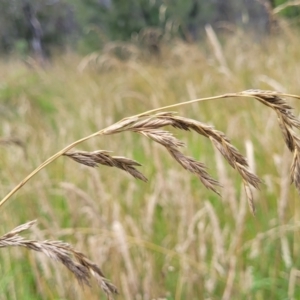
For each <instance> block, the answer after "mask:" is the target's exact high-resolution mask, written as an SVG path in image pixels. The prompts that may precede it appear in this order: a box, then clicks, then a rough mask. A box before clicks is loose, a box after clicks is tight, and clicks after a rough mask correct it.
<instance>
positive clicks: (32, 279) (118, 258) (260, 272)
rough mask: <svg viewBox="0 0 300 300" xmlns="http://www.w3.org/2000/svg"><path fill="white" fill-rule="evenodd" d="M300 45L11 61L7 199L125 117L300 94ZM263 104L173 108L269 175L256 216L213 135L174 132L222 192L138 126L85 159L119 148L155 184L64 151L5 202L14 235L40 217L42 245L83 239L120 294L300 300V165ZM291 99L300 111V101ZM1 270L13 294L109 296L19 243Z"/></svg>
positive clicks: (4, 96) (5, 98)
mask: <svg viewBox="0 0 300 300" xmlns="http://www.w3.org/2000/svg"><path fill="white" fill-rule="evenodd" d="M299 44H300V40H299V38H298V37H297V36H296V35H295V36H293V39H289V38H283V37H280V38H278V39H274V40H268V41H266V42H265V43H264V44H263V45H258V44H255V43H252V42H251V41H250V40H249V41H247V40H246V41H245V39H244V40H243V43H241V39H240V38H239V37H234V38H232V39H230V40H228V41H227V42H226V43H225V44H224V45H223V46H221V45H219V46H218V47H221V48H220V49H221V51H222V55H223V58H222V60H220V59H219V58H218V57H215V56H214V53H215V52H214V51H211V50H210V49H211V48H210V47H211V46H212V45H211V44H209V43H208V44H207V45H206V44H205V45H201V46H195V45H194V46H193V45H185V44H182V43H176V44H174V46H173V47H172V48H171V49H169V50H164V49H163V50H162V53H161V57H160V58H158V59H157V60H153V61H151V63H147V62H145V60H143V58H142V57H141V58H140V59H139V58H137V57H136V56H135V59H128V60H126V61H123V60H122V61H121V60H119V59H117V58H116V57H115V56H113V55H112V54H111V53H106V54H105V56H104V58H103V56H101V55H100V54H95V55H94V56H93V57H94V59H91V58H89V59H85V60H84V63H83V61H82V60H81V59H80V58H78V57H75V56H73V55H71V54H70V55H68V56H64V57H61V58H58V59H57V60H56V61H55V62H54V63H53V64H52V65H51V66H48V68H47V69H45V70H40V69H38V68H35V66H34V65H32V66H31V68H28V66H25V65H24V64H22V63H21V62H15V61H8V62H2V63H1V69H0V76H1V82H2V83H1V88H0V97H1V113H2V115H1V120H2V127H1V136H2V139H3V140H6V141H9V140H10V141H16V140H17V141H21V143H8V144H7V143H6V145H5V146H3V147H2V146H1V148H0V153H1V157H2V159H1V161H0V166H1V167H0V170H1V171H0V177H1V191H2V193H1V194H2V195H3V196H4V195H6V194H8V193H9V192H10V191H11V190H12V189H13V188H14V187H15V186H17V185H18V183H19V182H20V180H22V179H23V178H25V177H26V176H27V175H28V174H29V173H30V172H31V171H32V170H34V169H35V168H36V167H38V166H39V165H40V164H41V163H42V162H43V161H45V160H46V159H47V158H48V157H51V156H52V155H53V153H57V151H59V149H63V148H64V147H65V146H66V145H69V144H71V143H72V142H74V141H75V140H79V139H81V138H82V137H84V136H89V135H90V134H91V133H92V132H97V131H99V130H100V129H102V128H106V127H108V126H110V125H111V124H113V123H115V122H116V121H118V120H120V119H123V118H124V117H129V116H132V115H137V114H140V113H143V112H144V111H148V110H152V109H155V108H158V107H162V106H168V105H172V104H175V103H179V102H184V101H186V100H188V99H195V98H199V97H201V98H202V97H211V96H216V95H221V94H228V93H230V94H232V93H235V92H239V91H243V90H248V89H251V88H256V89H262V90H270V89H271V90H277V91H279V92H283V93H287V92H289V93H290V94H294V95H297V94H298V95H299V94H300V91H299V78H300V69H299V67H298V66H297V64H296V63H295V62H297V61H298V60H299V59H300V53H299V51H298V49H299ZM213 47H216V45H214V46H213ZM220 49H219V50H220ZM224 62H226V69H224V65H222V64H225V63H224ZM78 66H80V68H78ZM236 96H242V95H236ZM250 96H251V97H234V98H230V97H226V98H223V99H219V100H213V101H207V102H198V103H191V104H189V105H185V106H180V107H177V108H172V110H173V109H176V111H177V112H178V115H179V116H185V117H186V118H188V119H194V120H198V121H201V122H203V123H205V124H213V125H214V127H215V128H217V129H218V130H220V131H222V132H224V133H226V136H227V137H228V138H229V139H230V140H231V142H232V144H233V145H235V146H236V148H237V149H238V150H239V152H240V153H241V154H242V155H244V156H246V158H247V161H248V164H249V170H250V171H251V172H253V173H255V174H256V175H257V176H258V177H260V178H262V180H263V184H262V185H261V187H260V191H258V192H257V191H254V192H253V193H254V194H253V199H254V202H255V205H256V207H257V213H256V217H255V218H253V216H252V215H251V213H250V210H248V209H247V195H246V194H245V192H244V187H243V179H242V178H241V177H240V176H239V175H238V173H236V172H235V170H234V169H232V168H230V165H228V164H227V163H226V161H225V160H223V159H222V157H221V154H220V153H219V152H218V151H217V150H215V149H214V147H213V145H212V144H211V143H209V142H208V141H207V139H206V137H201V136H199V135H198V134H197V133H196V132H194V133H193V132H182V131H178V130H173V129H170V130H171V132H172V133H173V134H175V136H176V139H178V140H180V141H183V142H184V143H185V144H186V145H187V147H186V149H183V150H182V151H183V153H184V154H185V155H188V156H192V157H194V158H195V159H196V160H197V161H198V160H199V161H201V162H202V163H204V164H205V165H207V167H208V172H209V174H210V175H211V176H212V178H215V179H217V180H218V181H219V182H220V183H221V185H222V186H223V188H222V189H220V193H221V197H219V196H218V195H215V193H213V192H211V191H209V190H207V189H205V188H204V187H203V186H202V185H201V183H200V182H199V180H197V177H195V176H193V174H189V172H187V171H185V170H183V169H182V168H181V166H180V165H179V164H178V165H176V164H174V159H173V158H172V157H171V156H170V155H168V153H167V152H166V151H164V149H163V147H161V145H159V144H157V143H153V142H151V141H150V140H147V139H145V138H144V137H142V136H138V135H134V134H133V133H132V132H126V131H125V132H122V133H119V134H118V135H114V136H105V135H103V136H98V137H95V138H93V139H89V140H87V141H86V142H85V143H81V144H80V145H79V144H78V145H77V146H76V149H73V154H72V155H73V156H74V153H75V154H76V153H77V158H78V153H79V154H80V153H81V154H82V153H85V154H86V153H89V154H90V153H91V152H92V151H95V150H99V149H105V150H111V151H113V153H105V154H106V155H108V156H109V157H117V158H118V157H119V156H124V157H127V158H130V159H132V160H134V161H137V162H139V163H141V164H142V165H143V166H141V167H138V169H139V172H141V173H142V174H144V176H146V177H147V178H148V182H147V183H144V182H142V181H137V180H135V179H134V178H132V177H130V175H129V176H128V174H126V173H125V172H122V171H120V170H117V169H116V168H107V167H105V166H99V168H89V167H87V166H83V165H82V166H81V165H78V164H75V163H73V162H72V161H71V160H69V159H67V158H66V157H61V156H60V155H59V156H58V158H57V159H56V160H54V161H53V162H52V163H51V164H49V165H48V166H47V168H43V169H42V170H41V171H40V172H39V173H38V174H37V175H36V176H35V177H33V178H32V179H31V180H30V182H28V184H26V185H24V186H23V187H22V188H21V189H20V190H18V192H17V193H16V194H14V195H13V196H12V197H11V198H9V201H8V202H7V203H6V204H5V205H4V206H2V207H1V209H2V212H1V216H2V224H3V225H2V228H3V229H2V230H3V234H4V233H5V232H9V231H10V230H11V229H12V228H14V227H16V226H17V225H19V224H21V223H25V222H26V221H28V220H32V219H36V218H37V219H38V221H39V226H35V227H32V232H31V238H34V239H36V240H39V241H42V240H45V239H49V240H57V239H60V240H63V241H65V242H68V243H70V244H72V245H73V246H74V249H76V251H80V252H83V253H85V255H86V256H87V257H89V258H90V259H91V260H92V261H93V262H95V263H96V264H97V265H98V266H100V267H101V269H102V270H103V273H104V274H105V275H106V277H107V278H109V279H110V280H111V281H112V282H113V283H114V284H115V285H116V286H117V287H118V289H119V292H120V294H121V295H120V296H119V298H120V299H176V300H177V299H208V298H210V299H265V298H270V297H271V298H272V299H283V298H295V299H297V297H299V296H300V289H299V287H298V284H297V283H298V282H297V281H298V274H299V271H298V264H299V263H300V261H299V258H298V252H299V243H298V242H297V241H298V237H299V226H300V225H299V222H298V216H299V205H298V199H299V196H298V193H297V191H296V189H295V188H294V187H293V186H290V174H289V173H290V165H291V164H292V158H293V157H292V155H291V154H290V153H289V149H288V147H286V146H285V142H284V139H283V138H282V134H281V132H280V128H279V126H278V122H277V116H276V113H272V111H271V110H270V109H269V108H268V107H264V106H263V105H261V103H259V102H258V101H255V100H254V99H253V98H255V95H253V94H252V95H250ZM253 96H254V97H253ZM287 101H288V103H289V104H290V105H291V106H293V107H295V108H296V110H295V114H296V115H297V114H298V107H299V104H298V103H297V102H296V101H295V100H292V99H287ZM160 116H161V115H160ZM169 117H170V115H169ZM160 118H161V117H160ZM172 118H173V116H172ZM174 118H180V117H176V115H175V116H174ZM146 119H147V118H146ZM169 121H170V118H169ZM185 121H186V120H185ZM144 125H145V124H144ZM170 125H171V124H170ZM175 127H176V126H175ZM139 128H141V127H139ZM168 130H169V128H168ZM287 142H288V139H287ZM18 145H25V146H24V147H25V148H24V147H19V146H18ZM25 150H26V151H25ZM291 150H294V148H293V149H291ZM74 151H75V152H74ZM76 151H77V152H76ZM83 151H85V152H83ZM70 153H71V152H70ZM101 153H102V152H101ZM60 154H62V153H60ZM70 155H71V154H70ZM81 158H82V157H81ZM106 158H107V157H106ZM102 159H103V157H102ZM107 159H108V160H106V161H109V162H111V160H110V158H107ZM122 162H124V160H123V161H122ZM108 164H109V163H108ZM133 164H134V163H133ZM123 166H124V165H123ZM0 262H1V263H0V265H1V271H2V273H1V274H4V275H3V276H2V277H1V281H0V286H1V293H0V294H1V295H0V298H1V299H65V298H66V299H99V297H100V298H101V297H103V299H104V297H105V295H104V294H103V293H102V292H101V290H99V289H98V288H97V285H96V284H92V288H91V289H81V288H80V286H79V285H77V284H76V281H75V280H74V278H71V277H69V276H71V274H69V273H68V272H66V271H65V270H64V269H63V267H61V266H59V265H58V264H57V263H55V262H54V263H53V262H51V260H49V259H48V258H46V257H45V256H43V255H42V254H41V255H39V254H37V253H33V252H30V251H26V250H24V251H21V250H20V249H19V248H16V249H11V248H5V249H1V256H0Z"/></svg>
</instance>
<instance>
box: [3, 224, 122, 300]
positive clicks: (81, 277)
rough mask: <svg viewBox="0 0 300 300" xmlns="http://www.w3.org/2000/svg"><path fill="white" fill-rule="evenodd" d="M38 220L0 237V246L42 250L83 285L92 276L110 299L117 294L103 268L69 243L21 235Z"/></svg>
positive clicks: (88, 284) (88, 282)
mask: <svg viewBox="0 0 300 300" xmlns="http://www.w3.org/2000/svg"><path fill="white" fill-rule="evenodd" d="M35 222H36V221H30V222H27V223H25V224H22V225H20V226H18V227H16V228H14V229H13V230H11V231H10V232H8V233H6V234H4V235H3V236H2V237H0V248H4V247H25V248H27V249H30V250H34V251H37V252H42V253H44V254H46V255H47V256H48V257H50V258H52V259H54V260H55V261H58V262H60V263H62V264H63V265H64V266H65V267H66V268H67V269H68V270H69V271H71V272H72V273H73V274H74V275H75V277H76V279H77V280H78V282H79V283H80V284H81V285H87V286H90V285H91V283H90V281H91V276H92V277H94V278H95V279H96V280H97V283H98V284H99V286H100V287H101V288H102V289H103V291H104V292H105V293H106V295H107V297H108V299H113V298H112V295H113V294H117V293H118V290H117V288H116V287H115V286H114V285H113V284H112V283H110V282H108V280H107V279H106V278H105V276H104V274H103V273H102V271H101V269H100V268H99V267H98V266H97V265H96V264H94V263H93V262H92V261H90V260H89V259H88V258H87V257H86V256H85V255H84V254H83V253H81V252H78V251H76V250H75V249H73V247H72V246H71V245H69V244H67V243H64V242H61V241H34V240H26V239H25V238H23V237H22V236H20V235H19V233H21V232H22V231H24V230H27V229H29V228H30V227H31V226H32V225H33V224H35Z"/></svg>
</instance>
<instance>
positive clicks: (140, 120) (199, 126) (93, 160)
mask: <svg viewBox="0 0 300 300" xmlns="http://www.w3.org/2000/svg"><path fill="white" fill-rule="evenodd" d="M284 96H288V97H293V98H297V99H300V96H297V95H290V94H283V93H279V92H275V91H264V90H247V91H243V92H240V93H231V94H226V95H220V96H214V97H211V98H201V99H197V100H192V101H190V102H185V103H180V104H175V105H170V106H168V107H162V108H158V109H154V110H151V111H147V112H145V113H142V114H139V115H135V116H132V117H128V118H125V119H123V120H121V121H119V122H117V123H115V124H113V125H111V126H108V127H107V128H105V129H102V130H100V131H98V132H96V133H94V134H92V135H90V136H88V137H85V138H83V139H80V140H78V141H76V142H74V143H72V144H70V145H68V146H67V147H65V148H64V149H62V150H61V151H59V152H58V153H57V154H55V155H54V156H52V157H50V158H49V159H48V160H46V161H45V162H44V163H42V164H41V165H40V166H39V167H38V168H37V169H36V170H34V171H33V172H32V173H31V174H30V175H29V176H27V177H26V178H25V179H24V180H23V181H22V182H21V183H20V184H19V185H17V186H16V187H15V188H14V189H13V190H12V191H11V192H10V193H8V195H7V196H6V197H4V198H3V200H2V201H1V202H0V206H1V205H3V204H4V203H5V202H6V201H8V200H9V199H10V197H11V196H12V195H13V194H14V193H15V192H17V191H18V190H19V189H20V188H21V187H22V186H23V185H24V184H26V183H27V182H28V181H29V180H30V179H31V178H32V177H33V176H34V175H35V174H36V173H37V172H38V171H40V170H42V169H43V168H45V167H46V166H47V165H49V164H50V163H52V162H53V161H54V160H55V159H57V158H58V157H59V156H61V155H63V156H66V157H69V158H71V159H72V160H74V161H76V162H77V163H79V164H83V165H86V166H89V167H96V166H98V165H105V166H110V167H116V168H119V169H121V170H124V171H126V172H128V173H129V174H130V175H132V176H133V177H135V178H137V179H140V180H142V181H147V178H146V177H145V176H144V175H143V174H142V173H140V172H139V171H138V170H137V169H136V168H135V167H136V166H141V165H140V164H139V163H138V162H136V161H134V160H131V159H128V158H125V157H120V156H111V155H109V152H107V151H105V150H97V151H94V152H86V151H74V152H69V150H70V149H71V148H73V147H74V146H75V145H78V144H80V143H81V142H83V141H86V140H87V139H89V138H90V137H94V136H101V135H112V134H117V133H121V132H125V131H129V132H136V133H139V134H141V135H143V136H145V137H147V138H149V139H151V140H152V141H154V142H156V143H158V144H160V145H162V146H163V147H165V149H166V150H167V151H168V152H169V153H170V154H171V156H172V157H173V158H174V159H175V161H177V162H178V163H179V164H180V165H181V166H182V167H183V168H184V169H186V170H187V171H189V172H191V173H194V174H196V175H197V177H198V178H199V179H200V181H201V182H202V184H203V185H204V186H205V187H206V188H208V189H210V190H212V191H214V192H215V193H217V194H218V195H219V194H220V193H219V192H218V190H217V189H216V188H217V187H220V186H221V184H220V183H219V182H218V181H217V180H215V179H213V178H212V177H211V176H210V175H209V174H208V173H207V171H206V166H205V165H204V164H203V163H201V162H199V161H197V160H195V159H194V158H192V157H189V156H186V155H184V154H183V153H182V152H181V151H180V150H179V149H180V147H182V146H184V143H183V142H181V141H180V140H178V139H177V138H175V137H174V135H173V134H172V133H171V132H169V131H166V130H161V128H162V127H165V126H171V127H174V128H175V129H180V130H184V131H190V130H193V131H195V132H196V133H198V134H200V135H203V136H205V137H206V138H208V139H209V140H210V141H211V142H212V144H213V145H214V146H215V147H216V149H217V150H218V151H219V152H220V153H221V154H222V156H223V157H224V158H225V160H226V161H227V162H228V163H229V165H230V166H231V167H232V168H233V169H235V170H236V171H237V172H238V173H239V174H240V176H241V177H242V180H243V183H244V187H245V192H246V195H247V199H248V203H249V207H250V209H251V212H252V213H253V214H255V206H254V201H253V196H252V192H251V189H250V187H251V186H252V187H254V188H256V189H258V188H259V185H260V183H261V180H260V179H259V178H258V177H257V176H256V175H255V174H253V173H252V172H251V171H250V170H249V165H248V162H247V159H246V158H245V157H244V156H243V155H242V154H240V152H239V151H238V150H237V148H235V147H234V146H233V145H232V144H231V142H230V140H229V139H228V138H227V137H226V135H225V134H224V133H223V132H220V131H217V130H215V129H214V128H213V127H212V126H208V125H206V124H204V123H201V122H199V121H197V120H193V119H189V118H185V117H181V116H178V115H176V114H174V113H172V112H160V113H156V112H157V111H158V110H165V109H169V108H170V107H175V106H181V105H187V104H189V103H191V102H195V101H196V102H198V101H199V102H200V101H203V100H216V99H221V98H228V97H253V98H255V99H257V100H258V101H260V102H261V103H263V104H264V105H266V106H268V107H270V108H272V109H273V110H274V111H275V112H276V114H277V117H278V122H279V125H280V129H281V131H282V134H283V137H284V140H285V143H286V145H287V147H288V148H289V150H290V151H291V152H292V153H293V162H292V166H291V179H292V182H294V184H295V186H296V187H297V189H298V190H299V191H300V157H299V153H300V139H299V137H297V136H296V134H295V133H294V131H293V127H295V128H296V129H300V121H299V120H298V118H297V117H296V116H295V115H294V114H293V113H292V107H291V106H290V105H288V104H287V102H286V100H285V99H284V98H283V97H284ZM33 223H34V222H29V223H26V224H23V225H20V226H19V227H17V228H15V229H14V230H12V231H10V232H9V233H7V234H5V235H4V236H2V237H1V238H0V247H8V246H22V247H26V248H28V249H31V250H35V251H40V252H43V253H45V254H46V255H47V256H49V257H50V258H53V259H55V260H57V261H59V262H61V263H62V264H63V265H65V266H66V267H67V268H68V269H69V270H70V271H71V272H72V273H73V274H74V275H75V276H76V278H77V280H78V281H79V282H80V283H81V284H86V285H89V280H90V278H89V276H90V274H91V275H93V276H94V277H96V278H97V281H98V284H99V286H101V287H102V289H103V290H104V292H105V293H106V294H107V296H108V298H109V299H110V298H111V295H112V294H114V293H117V289H116V288H115V287H114V285H112V284H110V283H108V282H107V281H106V279H105V277H104V275H103V273H102V271H101V270H100V269H99V267H98V266H96V265H95V264H94V263H92V262H90V261H89V260H88V259H87V258H86V257H85V256H84V255H83V254H82V253H80V252H77V251H75V250H74V249H72V248H71V247H70V246H69V245H68V244H65V243H62V242H57V241H55V242H51V241H50V242H48V241H45V242H36V241H28V240H24V239H23V238H22V237H20V236H19V235H18V233H20V232H22V231H24V230H26V229H28V228H29V227H30V226H31V225H32V224H33ZM70 254H72V255H74V257H75V259H76V261H78V263H76V262H74V261H73V260H72V259H70ZM127 256H128V255H127ZM232 263H234V264H235V261H233V262H232ZM230 276H231V274H230ZM228 280H229V283H228V284H227V289H231V288H230V286H231V285H232V283H231V281H232V280H230V277H229V279H228ZM228 293H229V292H228V291H227V290H225V292H224V295H225V296H224V299H228V296H227V294H228ZM229 294H230V293H229Z"/></svg>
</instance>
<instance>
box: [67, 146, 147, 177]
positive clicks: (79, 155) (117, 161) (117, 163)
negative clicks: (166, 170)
mask: <svg viewBox="0 0 300 300" xmlns="http://www.w3.org/2000/svg"><path fill="white" fill-rule="evenodd" d="M64 156H67V157H69V158H71V159H73V160H74V161H76V162H78V163H80V164H83V165H86V166H89V167H97V166H98V165H104V166H108V167H115V168H118V169H121V170H123V171H126V172H127V173H129V174H130V175H132V176H133V177H134V178H137V179H140V180H142V181H145V182H146V181H147V178H146V177H145V176H144V175H143V174H142V173H141V172H139V171H138V170H137V169H136V168H135V167H138V166H141V164H139V163H138V162H136V161H135V160H132V159H129V158H126V157H123V156H110V155H109V152H108V151H106V150H98V151H94V152H86V151H74V152H67V153H65V154H64Z"/></svg>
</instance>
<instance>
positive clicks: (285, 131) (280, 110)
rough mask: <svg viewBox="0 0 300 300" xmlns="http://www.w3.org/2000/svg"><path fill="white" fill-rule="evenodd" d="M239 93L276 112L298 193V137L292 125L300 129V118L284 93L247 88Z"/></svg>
mask: <svg viewBox="0 0 300 300" xmlns="http://www.w3.org/2000/svg"><path fill="white" fill-rule="evenodd" d="M241 94H246V95H251V96H253V97H254V98H255V99H257V100H258V101H260V102H261V103H263V104H264V105H266V106H268V107H270V108H272V109H273V110H274V111H275V112H276V114H277V119H278V122H279V127H280V129H281V132H282V135H283V138H284V141H285V143H286V145H287V147H288V148H289V150H290V151H291V152H292V153H293V162H292V165H291V175H290V176H291V181H292V183H294V184H295V186H296V188H297V190H298V192H299V193H300V163H299V161H300V156H299V155H300V154H299V153H300V139H299V137H297V136H296V134H295V132H294V130H293V127H295V128H296V129H300V120H299V119H298V118H297V117H296V116H295V115H294V114H293V112H292V109H293V108H292V107H291V106H290V105H289V104H288V103H287V102H286V100H285V99H284V98H283V96H284V95H285V94H281V93H278V92H273V91H262V90H247V91H244V92H242V93H241Z"/></svg>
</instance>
